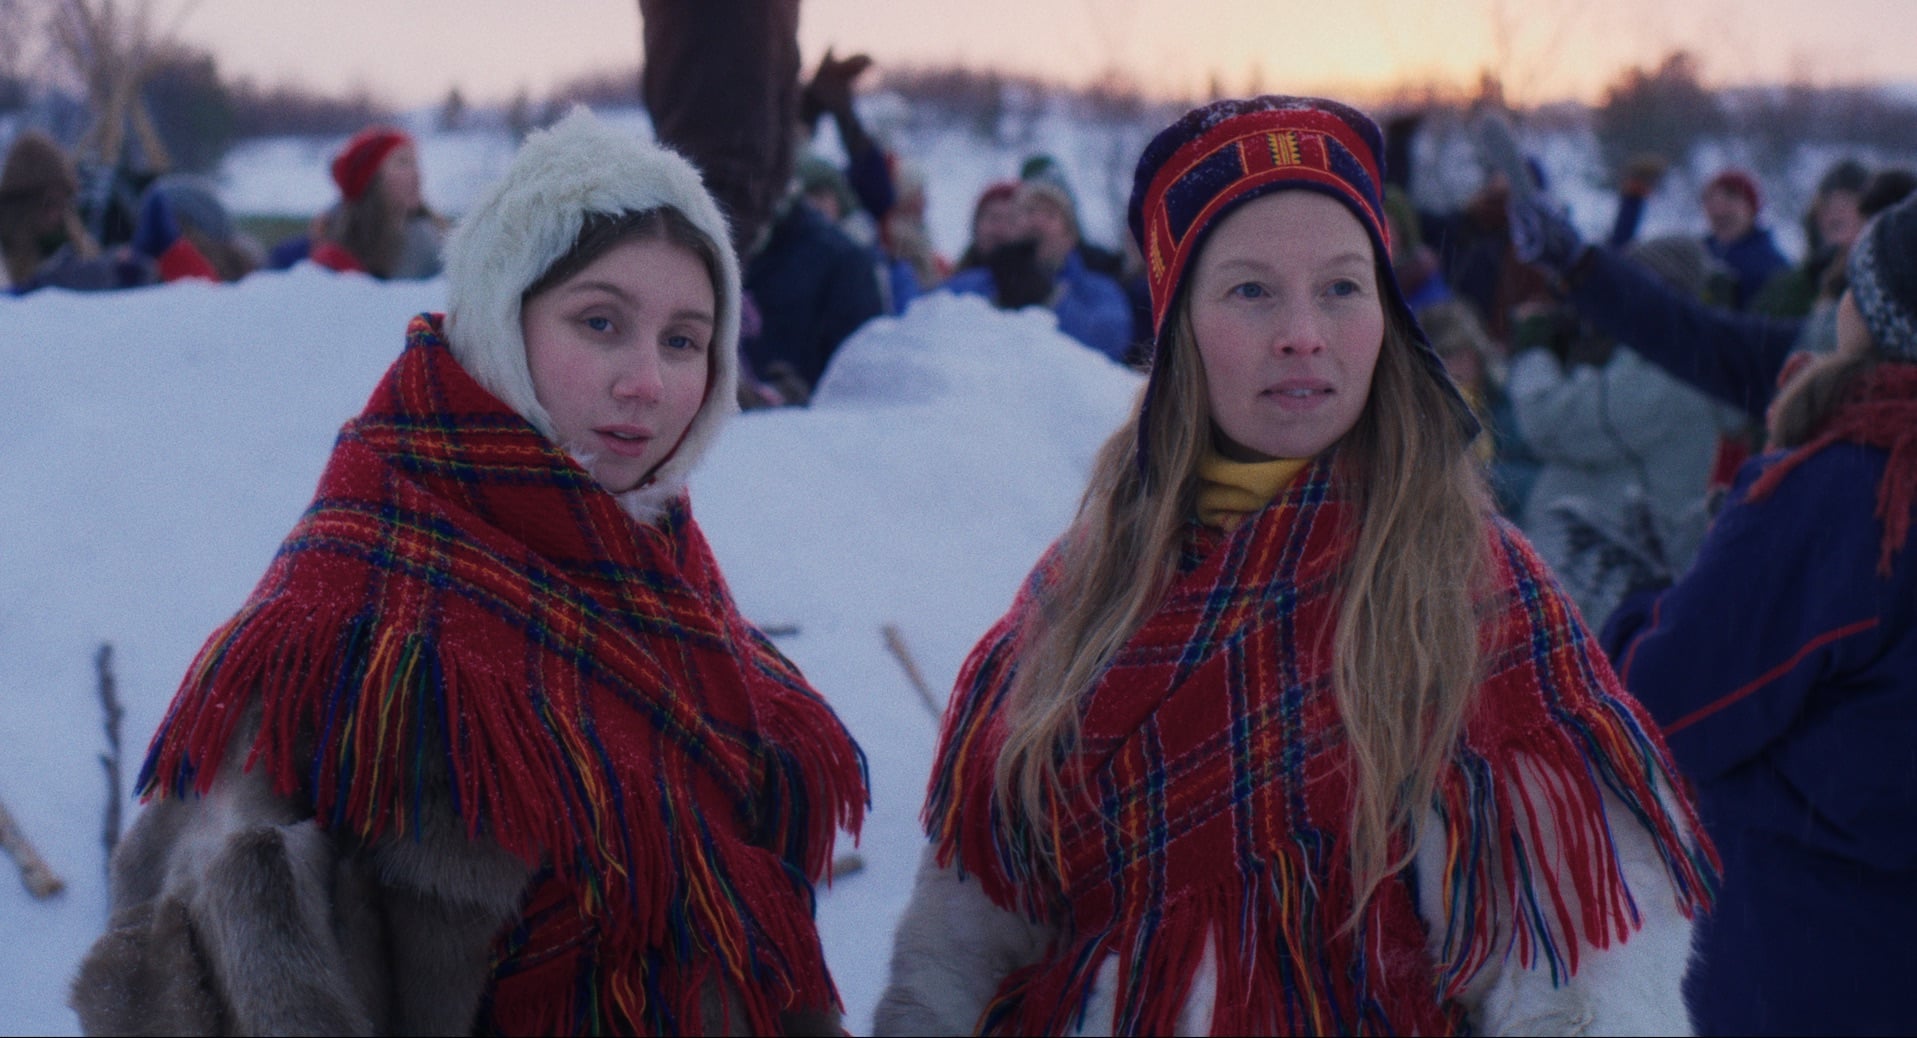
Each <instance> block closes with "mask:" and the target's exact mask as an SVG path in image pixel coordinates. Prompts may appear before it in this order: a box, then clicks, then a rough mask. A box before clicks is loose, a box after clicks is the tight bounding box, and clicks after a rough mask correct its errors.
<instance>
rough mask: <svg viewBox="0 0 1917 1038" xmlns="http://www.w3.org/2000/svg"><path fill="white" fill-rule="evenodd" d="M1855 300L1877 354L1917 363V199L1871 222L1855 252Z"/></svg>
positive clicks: (1853, 248) (1852, 287) (1852, 270)
mask: <svg viewBox="0 0 1917 1038" xmlns="http://www.w3.org/2000/svg"><path fill="white" fill-rule="evenodd" d="M1848 274H1849V277H1850V293H1851V301H1852V302H1854V303H1856V304H1857V312H1858V313H1859V314H1862V315H1863V318H1864V327H1866V328H1868V329H1870V337H1871V340H1872V341H1873V342H1874V343H1875V344H1876V346H1877V350H1878V352H1880V353H1882V354H1883V355H1885V356H1887V357H1889V358H1891V359H1892V360H1901V361H1917V195H1912V196H1909V197H1907V198H1905V199H1904V200H1903V201H1902V202H1899V203H1897V204H1896V205H1894V206H1891V207H1890V208H1889V209H1886V210H1884V211H1883V212H1881V213H1878V214H1877V215H1876V216H1873V217H1871V220H1870V223H1868V224H1866V225H1864V230H1863V231H1862V233H1860V234H1858V236H1857V243H1856V244H1854V245H1852V246H1851V248H1850V264H1849V269H1848Z"/></svg>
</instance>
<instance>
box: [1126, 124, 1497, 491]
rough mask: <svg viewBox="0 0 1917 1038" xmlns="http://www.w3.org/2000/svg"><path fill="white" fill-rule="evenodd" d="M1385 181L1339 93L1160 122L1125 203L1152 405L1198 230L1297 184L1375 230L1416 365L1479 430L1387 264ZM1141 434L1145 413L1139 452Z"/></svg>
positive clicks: (1377, 140) (1374, 151)
mask: <svg viewBox="0 0 1917 1038" xmlns="http://www.w3.org/2000/svg"><path fill="white" fill-rule="evenodd" d="M1384 186H1385V180H1384V135H1383V134H1382V133H1380V132H1379V130H1378V126H1377V124H1376V123H1374V122H1372V121H1371V118H1370V117H1369V116H1367V115H1365V114H1364V113H1363V112H1360V111H1358V110H1357V109H1355V108H1352V107H1350V106H1349V105H1345V104H1341V103H1339V102H1337V101H1331V100H1326V99H1324V98H1318V97H1287V96H1282V95H1268V96H1264V97H1254V98H1249V99H1245V100H1226V101H1214V102H1212V103H1211V104H1208V105H1205V106H1203V107H1200V108H1195V109H1193V110H1191V111H1190V112H1187V113H1186V114H1185V115H1184V117H1183V118H1181V119H1179V120H1178V121H1177V122H1175V123H1173V124H1172V125H1171V126H1169V127H1167V128H1165V129H1164V130H1162V131H1160V132H1159V134H1158V136H1157V137H1154V138H1153V139H1152V142H1151V143H1150V144H1148V145H1146V146H1145V152H1144V154H1143V155H1141V156H1139V159H1138V169H1137V172H1136V173H1135V174H1134V175H1133V177H1132V197H1131V204H1130V206H1129V207H1128V216H1129V218H1130V222H1131V230H1132V237H1133V238H1134V239H1135V240H1136V241H1137V242H1138V249H1139V254H1140V255H1141V256H1143V257H1144V259H1145V277H1146V282H1147V284H1148V286H1149V287H1150V290H1151V304H1152V336H1153V342H1154V347H1153V363H1152V370H1153V376H1152V382H1151V384H1150V385H1148V387H1147V389H1146V403H1147V407H1149V404H1150V399H1151V394H1152V392H1154V391H1155V390H1156V388H1157V375H1156V373H1157V371H1158V370H1159V369H1160V368H1161V367H1162V365H1163V361H1164V357H1165V351H1166V350H1168V349H1169V348H1170V342H1171V336H1170V335H1169V334H1167V326H1168V325H1169V323H1170V321H1171V317H1172V315H1173V313H1174V312H1175V310H1176V308H1177V305H1178V300H1179V297H1180V295H1181V293H1182V291H1183V289H1184V282H1185V277H1186V274H1187V273H1188V272H1189V271H1190V269H1191V267H1192V264H1193V263H1194V262H1195V260H1196V259H1197V256H1198V253H1199V250H1200V249H1201V248H1203V246H1204V243H1205V239H1206V238H1207V237H1208V236H1209V235H1210V233H1211V231H1212V230H1213V229H1214V228H1216V227H1217V226H1218V224H1219V223H1220V222H1221V221H1222V220H1224V218H1225V217H1226V216H1229V215H1230V214H1231V213H1232V212H1234V211H1236V210H1237V208H1238V207H1239V206H1241V205H1243V204H1245V203H1246V202H1249V201H1251V200H1252V199H1254V198H1258V197H1260V196H1263V195H1268V194H1271V193H1272V192H1274V191H1286V190H1296V189H1303V190H1307V191H1317V192H1319V193H1321V194H1324V195H1329V196H1330V197H1332V198H1334V199H1336V200H1337V201H1338V202H1340V203H1342V204H1343V205H1344V206H1345V208H1347V209H1349V210H1350V211H1351V214H1352V215H1353V216H1355V217H1357V219H1358V223H1359V224H1361V225H1362V226H1363V227H1364V229H1365V233H1366V234H1368V235H1370V236H1371V245H1372V248H1373V250H1374V251H1375V253H1376V258H1377V266H1378V280H1379V285H1380V287H1381V288H1382V290H1383V293H1384V297H1385V301H1386V303H1385V305H1386V306H1387V307H1389V308H1390V310H1391V312H1392V313H1393V314H1394V315H1395V316H1396V318H1397V320H1398V323H1400V324H1402V325H1403V326H1404V327H1405V328H1407V329H1409V330H1410V332H1411V336H1412V339H1413V341H1414V342H1415V343H1416V344H1417V347H1418V359H1419V361H1420V362H1421V366H1422V367H1423V369H1424V370H1425V371H1426V373H1427V374H1429V375H1430V376H1431V377H1432V378H1434V379H1436V380H1437V382H1438V383H1439V385H1441V386H1443V387H1444V389H1445V391H1446V393H1447V395H1448V398H1449V400H1450V402H1451V405H1452V406H1451V408H1450V410H1451V412H1452V414H1451V417H1452V419H1453V420H1455V421H1456V422H1457V423H1458V425H1459V427H1460V428H1461V429H1462V430H1463V431H1464V433H1465V436H1466V439H1471V438H1474V437H1476V436H1477V434H1478V432H1479V430H1480V428H1481V426H1480V425H1479V423H1478V419H1477V416H1476V415H1474V414H1473V413H1472V411H1471V407H1470V405H1468V404H1466V403H1465V401H1464V397H1463V395H1461V394H1460V393H1459V392H1458V388H1457V386H1456V384H1455V383H1453V382H1452V381H1451V376H1450V374H1449V373H1448V372H1447V371H1446V370H1445V367H1444V361H1443V360H1442V359H1440V358H1439V357H1438V353H1437V351H1436V350H1434V349H1433V348H1432V347H1431V341H1430V340H1429V339H1428V338H1426V336H1425V333H1424V329H1422V328H1420V327H1419V326H1418V320H1417V318H1416V317H1415V316H1413V315H1412V312H1411V307H1410V306H1409V305H1408V304H1407V303H1406V302H1405V297H1404V291H1403V290H1402V289H1400V288H1399V287H1398V279H1397V277H1396V276H1395V275H1393V274H1392V271H1391V262H1390V257H1391V228H1390V223H1389V221H1388V220H1387V219H1386V216H1385V206H1384V193H1383V192H1384ZM1144 433H1145V430H1144V428H1143V422H1142V421H1141V423H1140V429H1139V435H1140V441H1139V442H1140V444H1141V450H1142V445H1143V443H1144V442H1145V441H1144ZM1141 459H1142V453H1141Z"/></svg>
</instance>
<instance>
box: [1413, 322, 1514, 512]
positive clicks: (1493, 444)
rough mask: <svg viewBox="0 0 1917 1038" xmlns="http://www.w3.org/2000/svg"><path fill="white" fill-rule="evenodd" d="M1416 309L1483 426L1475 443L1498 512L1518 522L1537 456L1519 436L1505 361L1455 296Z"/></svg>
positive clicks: (1432, 345) (1425, 328)
mask: <svg viewBox="0 0 1917 1038" xmlns="http://www.w3.org/2000/svg"><path fill="white" fill-rule="evenodd" d="M1416 313H1417V315H1418V323H1419V324H1421V325H1423V326H1424V331H1425V335H1426V336H1428V337H1429V338H1430V339H1431V347H1432V349H1435V350H1437V351H1438V357H1439V359H1441V360H1443V361H1444V368H1445V371H1447V372H1449V373H1450V375H1451V379H1452V381H1454V382H1456V383H1457V384H1458V391H1459V392H1461V393H1463V394H1464V399H1465V402H1466V403H1468V404H1470V405H1471V410H1472V412H1473V413H1475V414H1476V415H1477V416H1478V422H1479V423H1480V424H1481V425H1483V427H1484V429H1483V431H1482V432H1480V433H1479V434H1478V439H1477V441H1476V442H1475V443H1473V444H1472V448H1473V449H1474V450H1475V451H1476V452H1477V455H1478V458H1479V460H1481V461H1483V462H1484V464H1485V466H1486V467H1487V469H1488V471H1489V475H1490V480H1491V489H1492V491H1493V492H1494V493H1495V494H1496V495H1497V505H1498V512H1499V513H1500V514H1502V515H1503V516H1504V517H1505V518H1507V519H1510V520H1511V521H1512V522H1517V521H1518V519H1519V518H1520V517H1521V516H1522V515H1523V514H1524V504H1525V502H1526V501H1527V500H1528V499H1529V498H1530V495H1531V485H1532V484H1533V483H1535V482H1537V478H1538V468H1539V461H1538V458H1537V455H1536V454H1534V453H1532V451H1531V447H1530V445H1529V444H1527V443H1525V442H1524V438H1523V437H1521V436H1519V435H1518V421H1517V415H1516V413H1515V412H1514V411H1513V410H1512V407H1511V395H1510V393H1509V392H1507V391H1506V389H1505V378H1506V373H1505V365H1504V361H1503V360H1502V358H1501V357H1500V356H1499V354H1498V350H1497V346H1496V345H1495V344H1494V343H1492V341H1491V337H1490V336H1489V335H1486V334H1485V333H1484V325H1483V323H1482V322H1480V321H1479V320H1478V315H1477V311H1475V310H1473V309H1472V308H1471V304H1470V303H1467V302H1465V301H1464V300H1462V299H1459V298H1457V297H1455V296H1447V297H1445V298H1444V299H1441V300H1439V301H1438V302H1435V303H1428V304H1425V305H1424V306H1421V307H1419V308H1417V310H1416Z"/></svg>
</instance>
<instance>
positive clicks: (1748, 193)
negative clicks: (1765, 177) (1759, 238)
mask: <svg viewBox="0 0 1917 1038" xmlns="http://www.w3.org/2000/svg"><path fill="white" fill-rule="evenodd" d="M1713 188H1722V189H1723V190H1726V191H1729V192H1731V193H1732V194H1735V195H1742V196H1744V200H1745V201H1746V202H1749V203H1750V204H1751V212H1753V213H1755V212H1757V211H1759V210H1761V209H1763V208H1764V196H1763V195H1762V194H1760V193H1759V192H1758V190H1757V178H1756V177H1753V176H1751V175H1750V174H1749V173H1746V172H1744V171H1743V170H1741V169H1726V170H1723V171H1721V172H1719V173H1718V174H1717V175H1716V176H1714V177H1712V178H1711V179H1710V180H1709V181H1707V182H1706V183H1705V184H1704V190H1706V191H1710V190H1712V189H1713Z"/></svg>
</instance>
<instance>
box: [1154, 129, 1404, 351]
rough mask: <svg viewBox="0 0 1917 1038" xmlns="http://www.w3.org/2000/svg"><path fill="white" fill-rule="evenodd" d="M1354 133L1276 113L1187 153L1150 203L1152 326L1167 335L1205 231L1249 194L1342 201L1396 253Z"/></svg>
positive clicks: (1164, 175)
mask: <svg viewBox="0 0 1917 1038" xmlns="http://www.w3.org/2000/svg"><path fill="white" fill-rule="evenodd" d="M1369 155H1370V149H1369V148H1367V147H1366V145H1365V143H1364V141H1363V140H1361V139H1360V138H1359V137H1358V135H1357V133H1356V132H1355V131H1354V130H1353V129H1352V128H1351V126H1350V125H1348V124H1347V123H1345V122H1344V121H1343V120H1341V119H1339V118H1337V117H1336V116H1334V115H1331V114H1329V113H1325V112H1315V111H1299V110H1294V109H1275V110H1271V111H1267V112H1258V113H1253V114H1250V115H1246V116H1242V117H1240V118H1237V119H1234V120H1232V121H1230V122H1228V123H1225V124H1222V125H1221V126H1219V127H1217V128H1215V129H1213V130H1212V131H1210V132H1208V133H1205V134H1203V135H1201V136H1200V137H1198V138H1197V139H1196V140H1193V141H1191V142H1190V143H1188V144H1186V145H1185V146H1184V147H1183V148H1180V149H1179V151H1178V152H1177V153H1175V154H1174V155H1173V156H1172V157H1171V159H1170V160H1169V161H1167V162H1166V163H1165V165H1164V167H1163V168H1162V169H1160V170H1159V172H1158V175H1157V176H1156V177H1155V178H1154V179H1153V182H1152V185H1151V188H1150V189H1149V190H1148V191H1147V192H1146V196H1145V221H1144V222H1145V227H1144V230H1145V242H1144V247H1145V248H1144V252H1145V262H1146V270H1147V282H1148V284H1149V287H1150V289H1151V299H1152V323H1153V326H1154V327H1162V326H1163V324H1164V321H1165V317H1166V315H1167V314H1168V313H1169V312H1170V310H1171V305H1172V299H1171V297H1172V295H1173V293H1174V292H1175V291H1176V290H1177V287H1178V283H1179V280H1180V278H1181V277H1182V275H1183V272H1184V269H1185V266H1186V265H1187V264H1188V263H1189V262H1190V260H1191V258H1192V254H1193V252H1194V251H1195V247H1196V244H1197V241H1198V239H1199V238H1201V237H1202V236H1203V235H1202V231H1203V230H1204V228H1205V227H1207V226H1209V225H1210V224H1211V223H1212V222H1213V221H1214V220H1215V219H1216V218H1217V217H1218V215H1219V214H1220V212H1221V211H1222V210H1223V209H1224V208H1225V207H1227V206H1229V205H1231V204H1233V203H1235V202H1237V201H1240V200H1242V199H1243V198H1244V197H1245V196H1246V195H1247V194H1251V193H1256V192H1259V190H1260V189H1261V188H1266V187H1270V186H1275V185H1279V184H1297V185H1300V186H1307V187H1314V188H1317V189H1319V190H1323V191H1327V192H1329V193H1332V194H1335V195H1339V196H1342V197H1343V198H1344V199H1345V200H1346V201H1347V202H1349V203H1350V204H1351V206H1352V208H1353V209H1354V210H1356V211H1357V212H1358V213H1360V214H1362V216H1363V218H1364V220H1365V222H1366V223H1367V224H1368V225H1369V226H1368V228H1367V229H1368V230H1370V231H1371V232H1372V234H1373V235H1374V236H1375V237H1376V238H1377V239H1378V240H1379V242H1380V243H1381V244H1382V245H1383V246H1384V247H1385V248H1386V249H1387V250H1388V249H1389V247H1390V241H1391V235H1390V228H1389V227H1388V226H1386V224H1385V222H1384V219H1383V217H1382V215H1381V213H1380V211H1379V202H1378V199H1379V193H1378V192H1379V187H1378V185H1379V184H1380V183H1381V182H1382V179H1383V178H1382V177H1381V176H1380V174H1379V171H1378V169H1377V167H1376V165H1375V163H1374V162H1373V161H1372V160H1370V159H1369V158H1368V157H1367V156H1369Z"/></svg>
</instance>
